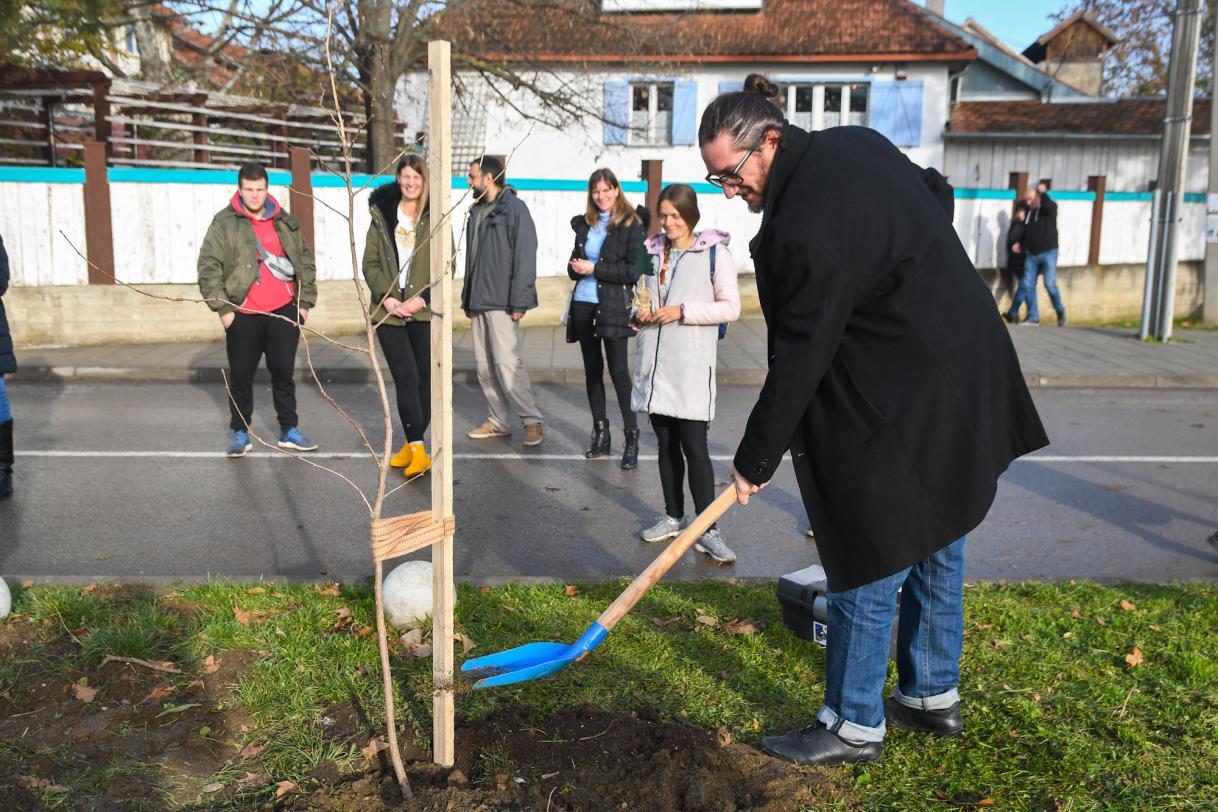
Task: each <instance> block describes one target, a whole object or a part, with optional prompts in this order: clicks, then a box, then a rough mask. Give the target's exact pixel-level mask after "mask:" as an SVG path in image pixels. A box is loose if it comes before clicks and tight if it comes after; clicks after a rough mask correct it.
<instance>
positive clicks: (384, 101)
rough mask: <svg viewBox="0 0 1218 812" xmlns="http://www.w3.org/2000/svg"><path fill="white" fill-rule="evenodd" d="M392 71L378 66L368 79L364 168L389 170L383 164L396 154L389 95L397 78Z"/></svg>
mask: <svg viewBox="0 0 1218 812" xmlns="http://www.w3.org/2000/svg"><path fill="white" fill-rule="evenodd" d="M391 74H392V71H390V70H388V69H387V67H386V68H382V69H380V70H378V71H375V72H373V74H372V76H371V81H370V82H369V91H370V93H369V99H370V101H371V104H370V108H371V110H370V113H371V117H370V119H369V121H368V171H369V172H374V173H375V172H392V170H393V168H392V167H390V166H387V165H388V164H389V163H390V162H391V161H393V159H394V158H395V157H396V156H397V153H398V145H397V139H396V138H395V132H394V130H395V126H394V124H395V121H396V116H395V115H394V112H393V96H394V90H395V89H396V86H397V77H396V76H393V75H391Z"/></svg>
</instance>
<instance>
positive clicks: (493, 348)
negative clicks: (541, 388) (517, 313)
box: [470, 310, 541, 431]
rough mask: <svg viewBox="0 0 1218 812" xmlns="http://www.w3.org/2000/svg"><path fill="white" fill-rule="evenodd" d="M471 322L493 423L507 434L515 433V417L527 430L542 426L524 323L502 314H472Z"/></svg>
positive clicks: (507, 314)
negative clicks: (527, 359) (527, 357)
mask: <svg viewBox="0 0 1218 812" xmlns="http://www.w3.org/2000/svg"><path fill="white" fill-rule="evenodd" d="M470 321H471V322H472V330H471V333H472V337H473V340H474V361H475V363H476V364H477V366H478V383H479V384H480V385H481V386H482V394H483V395H485V396H486V403H487V406H489V407H490V421H491V422H492V423H494V424H495V425H496V426H498V427H499V428H501V429H503V430H504V431H511V430H512V422H513V421H512V413H515V414H516V415H517V416H519V417H520V419H521V421H522V422H523V423H524V425H526V426H530V425H532V424H534V423H540V422H541V412H540V411H539V410H538V409H537V398H535V397H534V396H533V386H532V384H530V383H529V371H528V370H527V369H525V368H524V351H523V350H524V348H523V336H522V334H521V331H520V322H518V321H512V317H511V315H510V314H509V313H506V312H504V311H502V310H488V311H486V312H483V313H471V314H470Z"/></svg>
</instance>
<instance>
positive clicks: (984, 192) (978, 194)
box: [954, 189, 1015, 200]
mask: <svg viewBox="0 0 1218 812" xmlns="http://www.w3.org/2000/svg"><path fill="white" fill-rule="evenodd" d="M954 191H955V197H956V199H957V200H1014V199H1015V190H1014V189H956V190H954Z"/></svg>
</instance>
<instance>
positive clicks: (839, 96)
mask: <svg viewBox="0 0 1218 812" xmlns="http://www.w3.org/2000/svg"><path fill="white" fill-rule="evenodd" d="M869 91H870V85H869V84H868V83H867V82H855V83H853V84H792V85H787V86H786V87H785V88H784V89H783V94H784V96H785V99H786V104H785V110H784V112H785V113H786V116H787V119H788V120H789V121H790V122H791V123H792V124H794V125H795V126H797V127H802V128H803V129H805V130H824V129H827V128H829V127H838V126H841V125H843V124H851V125H859V126H863V127H865V126H867V124H868V115H867V109H868V104H867V103H868V97H869V96H870V92H869Z"/></svg>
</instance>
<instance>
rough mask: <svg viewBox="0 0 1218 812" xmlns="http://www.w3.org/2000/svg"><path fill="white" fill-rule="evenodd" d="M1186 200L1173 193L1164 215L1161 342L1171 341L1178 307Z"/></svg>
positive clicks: (1160, 302) (1160, 300) (1168, 197)
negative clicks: (1182, 212)
mask: <svg viewBox="0 0 1218 812" xmlns="http://www.w3.org/2000/svg"><path fill="white" fill-rule="evenodd" d="M1183 198H1184V195H1183V194H1182V193H1181V192H1172V193H1171V194H1169V195H1168V196H1167V205H1166V206H1165V207H1164V215H1165V216H1166V218H1167V225H1168V228H1167V231H1166V237H1167V239H1165V240H1164V241H1163V280H1162V281H1163V287H1162V288H1161V290H1160V294H1159V318H1158V330H1157V331H1156V335H1157V336H1158V338H1159V340H1160V341H1170V340H1171V326H1172V325H1171V322H1172V315H1173V313H1174V312H1175V306H1176V253H1177V252H1176V245H1177V242H1178V237H1179V230H1180V229H1179V222H1180V210H1181V209H1182V208H1183V206H1181V205H1180V201H1181V200H1182V199H1183Z"/></svg>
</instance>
